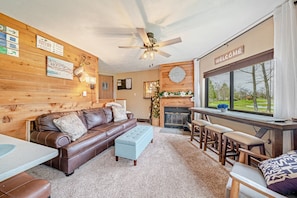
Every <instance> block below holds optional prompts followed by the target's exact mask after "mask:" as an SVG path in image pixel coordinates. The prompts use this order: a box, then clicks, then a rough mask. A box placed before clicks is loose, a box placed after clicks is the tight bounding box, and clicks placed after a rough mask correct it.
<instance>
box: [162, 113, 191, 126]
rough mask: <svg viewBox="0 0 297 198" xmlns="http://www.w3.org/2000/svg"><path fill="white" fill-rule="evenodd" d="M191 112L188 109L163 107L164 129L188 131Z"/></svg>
mask: <svg viewBox="0 0 297 198" xmlns="http://www.w3.org/2000/svg"><path fill="white" fill-rule="evenodd" d="M190 122H191V111H190V110H189V108H188V107H164V127H165V128H179V129H184V130H187V131H189V128H188V123H190Z"/></svg>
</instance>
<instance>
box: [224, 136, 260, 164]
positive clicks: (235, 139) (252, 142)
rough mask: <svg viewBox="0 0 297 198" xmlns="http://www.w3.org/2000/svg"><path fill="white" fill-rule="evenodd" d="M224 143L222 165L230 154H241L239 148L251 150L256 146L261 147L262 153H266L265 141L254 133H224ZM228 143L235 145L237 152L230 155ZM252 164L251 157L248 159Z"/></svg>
mask: <svg viewBox="0 0 297 198" xmlns="http://www.w3.org/2000/svg"><path fill="white" fill-rule="evenodd" d="M223 138H224V144H223V155H222V165H225V162H226V158H227V157H228V156H232V155H233V156H234V155H238V154H239V148H245V149H247V150H251V149H252V148H254V147H259V151H260V154H262V155H265V142H264V141H263V140H262V139H260V138H258V137H256V136H253V135H250V134H247V133H244V132H241V131H233V132H229V133H225V134H224V135H223ZM228 145H235V147H234V149H235V152H233V153H232V152H231V153H230V155H229V154H228V152H227V149H228ZM247 160H248V162H249V164H250V159H247Z"/></svg>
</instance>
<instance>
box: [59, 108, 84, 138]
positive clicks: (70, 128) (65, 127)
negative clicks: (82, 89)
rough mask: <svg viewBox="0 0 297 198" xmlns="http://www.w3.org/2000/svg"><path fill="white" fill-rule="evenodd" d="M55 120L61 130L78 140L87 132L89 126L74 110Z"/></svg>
mask: <svg viewBox="0 0 297 198" xmlns="http://www.w3.org/2000/svg"><path fill="white" fill-rule="evenodd" d="M53 122H54V124H55V125H56V126H57V127H58V128H59V129H60V131H62V132H63V133H65V134H67V135H69V136H70V138H71V140H72V141H75V140H77V139H78V138H80V137H81V136H82V135H83V134H85V133H86V132H87V128H86V127H85V125H84V124H83V122H82V121H81V119H79V117H78V116H77V114H76V113H74V112H73V113H70V114H68V115H65V116H62V117H60V118H58V119H54V120H53Z"/></svg>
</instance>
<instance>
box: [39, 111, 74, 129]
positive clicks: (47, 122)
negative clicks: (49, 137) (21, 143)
mask: <svg viewBox="0 0 297 198" xmlns="http://www.w3.org/2000/svg"><path fill="white" fill-rule="evenodd" d="M67 114H69V113H65V112H55V113H49V114H43V115H40V116H38V117H37V119H36V130H37V131H40V132H42V131H60V130H59V128H58V127H57V126H56V125H55V124H54V122H53V120H54V119H58V118H60V117H62V116H64V115H67Z"/></svg>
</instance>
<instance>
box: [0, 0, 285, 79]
mask: <svg viewBox="0 0 297 198" xmlns="http://www.w3.org/2000/svg"><path fill="white" fill-rule="evenodd" d="M284 1H285V0H211V1H210V0H183V1H180V0H50V1H45V0H30V1H28V0H6V1H2V2H1V6H0V11H1V12H2V13H3V14H6V15H8V16H10V17H12V18H15V19H17V20H19V21H21V22H23V23H26V24H28V25H30V26H33V27H35V28H37V29H39V30H41V31H43V32H46V33H48V34H50V35H52V36H54V37H56V38H59V39H61V40H63V41H66V42H67V43H69V44H72V45H74V46H76V47H78V48H81V49H83V50H85V51H87V52H90V53H92V54H94V55H95V56H98V57H99V72H100V73H101V74H115V73H122V72H131V71H140V70H147V69H153V68H156V67H158V65H160V64H165V63H172V62H179V61H189V60H193V59H194V58H199V57H201V56H203V55H205V54H206V53H208V52H210V51H211V50H213V49H214V48H216V47H218V46H219V45H221V44H223V43H224V42H226V41H227V40H228V39H230V38H232V37H234V36H236V35H238V34H239V33H240V32H242V31H244V30H246V29H247V28H249V27H251V25H253V24H255V23H257V22H258V21H260V20H262V19H263V18H266V17H267V16H269V15H270V14H271V13H272V12H273V10H274V8H276V7H277V6H278V5H280V4H282V3H283V2H284ZM136 27H140V28H145V30H147V31H150V32H153V33H154V34H155V38H156V39H157V40H158V41H164V40H169V39H173V38H176V37H181V39H182V43H177V44H174V45H170V46H165V47H163V48H161V50H162V51H164V52H167V53H169V54H171V56H170V57H169V58H165V57H162V56H160V55H156V57H155V59H154V60H139V57H140V56H141V54H142V53H143V49H122V48H118V46H119V45H142V41H141V38H140V37H139V35H138V34H137V32H136ZM152 65H153V66H152ZM151 66H152V67H151Z"/></svg>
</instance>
